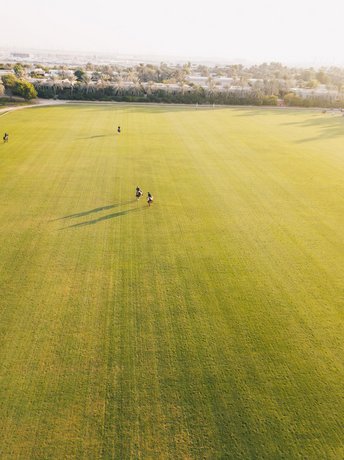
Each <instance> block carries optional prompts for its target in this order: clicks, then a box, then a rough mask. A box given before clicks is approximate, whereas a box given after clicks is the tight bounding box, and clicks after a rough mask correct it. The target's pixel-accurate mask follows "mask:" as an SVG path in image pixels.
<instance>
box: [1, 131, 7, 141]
mask: <svg viewBox="0 0 344 460" xmlns="http://www.w3.org/2000/svg"><path fill="white" fill-rule="evenodd" d="M2 139H3V141H4V143H5V142H8V133H5V134H4V137H3V138H2Z"/></svg>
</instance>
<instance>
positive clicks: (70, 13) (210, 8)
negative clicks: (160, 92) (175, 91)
mask: <svg viewBox="0 0 344 460" xmlns="http://www.w3.org/2000/svg"><path fill="white" fill-rule="evenodd" d="M3 3H4V4H3V5H2V8H1V16H2V20H1V26H0V46H1V47H16V48H18V47H19V48H20V47H23V48H24V47H25V48H38V49H62V50H78V51H92V52H97V51H98V52H100V51H104V52H114V53H120V54H128V53H129V54H138V55H148V54H149V55H159V56H160V55H162V56H166V57H169V56H182V57H185V58H190V59H192V58H193V57H205V58H207V57H208V58H209V57H210V58H217V57H219V58H224V59H227V60H235V59H237V58H241V59H247V60H249V61H264V60H277V61H282V62H297V63H302V62H318V63H321V62H324V63H337V64H338V63H341V64H344V53H343V46H342V44H343V42H344V31H343V23H344V22H343V18H344V0H327V1H323V2H320V1H319V0H289V1H288V0H286V1H281V0H242V1H241V0H234V1H232V0H227V1H225V0H213V1H211V0H207V1H202V0H173V1H172V0H171V1H169V2H166V1H164V0H160V1H158V0H133V1H130V0H127V1H125V0H123V1H121V2H119V1H117V0H92V1H89V0H58V1H55V0H31V1H28V0H25V1H24V0H17V1H13V2H11V1H9V0H4V2H3Z"/></svg>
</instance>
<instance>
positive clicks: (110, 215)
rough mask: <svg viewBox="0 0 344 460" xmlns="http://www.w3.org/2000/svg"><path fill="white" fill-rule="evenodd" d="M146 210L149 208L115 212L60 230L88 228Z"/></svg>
mask: <svg viewBox="0 0 344 460" xmlns="http://www.w3.org/2000/svg"><path fill="white" fill-rule="evenodd" d="M145 209H147V208H146V207H145V208H142V207H141V208H133V209H127V210H126V211H118V212H114V213H112V214H108V215H106V216H103V217H98V219H93V220H88V221H86V222H80V223H79V224H73V225H69V226H68V227H63V228H60V230H65V229H67V228H78V227H87V226H88V225H94V224H98V223H99V222H103V221H105V220H110V219H116V218H117V217H121V216H125V215H127V214H130V213H132V212H140V211H144V210H145Z"/></svg>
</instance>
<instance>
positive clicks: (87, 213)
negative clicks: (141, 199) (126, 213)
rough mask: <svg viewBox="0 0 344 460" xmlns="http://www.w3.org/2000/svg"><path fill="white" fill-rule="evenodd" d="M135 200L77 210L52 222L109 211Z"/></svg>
mask: <svg viewBox="0 0 344 460" xmlns="http://www.w3.org/2000/svg"><path fill="white" fill-rule="evenodd" d="M135 201H136V199H133V200H128V201H122V202H121V203H115V204H109V205H107V206H101V207H99V208H94V209H90V210H88V211H83V212H77V213H75V214H70V215H69V216H63V217H59V218H58V219H54V220H53V221H52V222H55V221H56V220H64V219H74V218H76V217H84V216H88V215H89V214H93V213H97V212H101V211H107V210H108V209H113V208H118V207H119V206H124V205H126V204H130V203H134V202H135Z"/></svg>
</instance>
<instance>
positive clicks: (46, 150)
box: [0, 106, 344, 459]
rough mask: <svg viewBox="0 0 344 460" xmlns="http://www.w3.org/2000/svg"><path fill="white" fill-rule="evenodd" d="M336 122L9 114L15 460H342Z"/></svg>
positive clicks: (5, 345)
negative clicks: (118, 130) (140, 195)
mask: <svg viewBox="0 0 344 460" xmlns="http://www.w3.org/2000/svg"><path fill="white" fill-rule="evenodd" d="M4 122H5V118H3V119H1V120H0V126H1V127H2V126H3V123H4ZM333 123H334V125H335V126H334V127H333V129H332V125H331V124H329V122H328V119H327V118H326V117H324V116H323V115H321V114H315V113H314V112H306V111H305V112H302V111H300V112H296V111H295V112H293V111H286V112H284V113H280V112H275V111H267V110H251V109H248V110H237V109H235V110H228V109H221V110H210V111H203V110H194V109H180V108H170V107H164V108H154V107H151V108H137V107H133V106H130V107H124V106H110V107H102V106H84V107H77V106H75V107H73V106H71V107H60V108H49V109H34V110H26V111H22V112H21V113H17V114H11V115H8V116H7V119H6V130H8V131H9V132H11V133H12V132H13V134H14V136H13V137H12V138H11V142H10V143H9V144H8V145H6V146H5V148H6V150H5V148H4V146H1V151H0V155H1V161H2V167H1V168H0V170H1V173H0V174H1V177H2V181H1V186H0V193H1V196H2V197H3V198H4V199H3V200H2V206H1V208H0V210H1V216H0V218H1V235H2V236H3V238H4V241H5V242H6V244H5V245H3V246H2V247H1V250H0V251H1V254H0V255H1V260H6V263H5V264H3V265H2V268H1V281H0V282H1V284H2V285H1V293H2V295H1V304H2V312H1V340H2V343H1V345H2V347H1V355H2V356H1V358H3V360H2V362H3V363H4V364H3V366H2V371H1V377H2V382H4V383H5V384H4V385H2V390H1V393H0V404H1V406H0V407H1V412H2V413H3V414H5V416H4V417H3V418H2V423H1V427H2V436H3V439H4V440H5V442H3V443H2V445H3V447H2V455H3V456H4V457H5V458H6V457H11V456H12V457H13V456H22V457H26V458H30V457H32V458H49V457H53V458H65V457H71V458H79V457H80V458H81V457H84V458H111V457H112V458H135V459H136V458H259V457H263V458H282V457H283V456H284V457H289V458H295V457H298V456H303V457H308V458H341V456H342V453H343V446H342V442H341V433H342V429H341V428H342V426H341V421H342V413H343V400H342V396H341V395H342V394H343V384H342V381H343V378H342V377H343V360H342V356H343V342H342V337H343V334H342V333H343V322H342V314H341V302H342V291H341V286H342V283H341V281H342V277H343V262H342V260H343V258H342V255H343V254H342V251H343V246H342V237H341V234H340V226H341V223H342V220H343V217H342V215H343V214H342V213H341V210H342V207H343V191H344V188H343V186H342V171H343V162H342V161H341V157H340V155H339V153H338V152H339V150H340V147H339V146H340V145H341V142H342V134H341V131H340V129H339V128H340V126H339V122H338V120H336V119H333ZM118 124H120V125H121V126H122V127H123V133H122V134H123V135H121V136H115V134H114V131H115V129H114V128H115V127H116V126H117V125H118ZM38 127H39V129H38ZM300 127H302V130H300V129H299V128H300ZM324 133H327V136H328V137H324V136H323V135H324ZM305 139H306V141H305ZM307 139H309V140H307ZM325 145H326V149H324V147H325ZM7 147H8V148H7ZM312 177H315V179H313V180H311V178H312ZM136 185H140V186H141V187H143V189H144V191H145V192H147V191H151V192H152V193H153V195H154V196H155V198H156V202H155V203H154V205H153V207H152V208H151V209H148V208H147V206H146V204H145V202H144V201H140V202H139V203H137V202H136V201H135V200H133V190H134V188H135V186H136ZM23 215H24V216H27V217H26V218H25V219H23V218H22V216H23ZM336 223H338V225H336ZM2 256H4V259H3V258H2ZM325 256H326V257H325Z"/></svg>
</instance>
